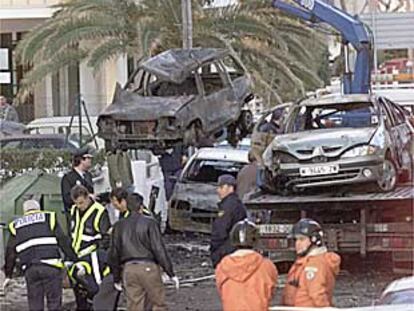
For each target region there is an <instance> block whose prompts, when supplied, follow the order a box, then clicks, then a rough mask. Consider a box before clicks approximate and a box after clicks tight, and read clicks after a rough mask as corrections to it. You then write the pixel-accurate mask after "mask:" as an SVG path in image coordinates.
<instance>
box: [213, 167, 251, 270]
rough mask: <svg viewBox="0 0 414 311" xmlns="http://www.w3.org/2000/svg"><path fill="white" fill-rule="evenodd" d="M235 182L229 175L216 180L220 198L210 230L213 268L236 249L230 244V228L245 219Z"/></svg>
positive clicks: (243, 207) (244, 211)
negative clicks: (216, 213)
mask: <svg viewBox="0 0 414 311" xmlns="http://www.w3.org/2000/svg"><path fill="white" fill-rule="evenodd" d="M236 185H237V181H236V178H234V177H233V176H232V175H230V174H225V175H221V176H220V177H219V178H218V185H217V193H218V196H219V198H220V200H221V201H220V202H219V203H218V207H219V208H218V215H217V218H216V219H214V221H213V224H212V229H211V242H210V258H211V261H212V263H213V267H214V268H215V267H216V266H217V265H218V264H219V262H220V260H221V259H222V258H223V257H224V256H226V255H228V254H231V253H232V252H234V251H235V250H236V248H235V247H234V246H233V245H232V244H231V242H230V238H229V235H230V231H231V228H232V227H233V226H234V225H235V224H236V223H237V222H238V221H241V220H243V219H245V218H246V217H247V213H246V207H245V206H244V205H243V203H242V201H241V200H240V198H239V197H238V195H237V193H236Z"/></svg>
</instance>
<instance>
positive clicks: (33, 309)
mask: <svg viewBox="0 0 414 311" xmlns="http://www.w3.org/2000/svg"><path fill="white" fill-rule="evenodd" d="M24 276H25V279H26V284H27V297H28V300H29V309H30V311H39V310H44V309H45V306H44V299H45V297H46V301H47V308H48V309H49V310H53V311H55V310H62V279H63V275H62V270H61V269H58V268H54V267H51V266H47V265H32V266H30V267H29V268H28V269H27V270H26V271H25V273H24Z"/></svg>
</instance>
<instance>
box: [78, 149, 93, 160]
mask: <svg viewBox="0 0 414 311" xmlns="http://www.w3.org/2000/svg"><path fill="white" fill-rule="evenodd" d="M73 156H74V157H82V158H93V154H92V152H91V151H90V150H89V148H80V149H77V150H76V151H75V152H74V153H73Z"/></svg>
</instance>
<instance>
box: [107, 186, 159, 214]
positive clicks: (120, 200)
mask: <svg viewBox="0 0 414 311" xmlns="http://www.w3.org/2000/svg"><path fill="white" fill-rule="evenodd" d="M134 194H135V195H137V196H139V197H140V201H141V202H143V200H144V199H143V197H142V196H141V195H140V194H138V193H134ZM129 196H131V193H129V192H128V191H127V190H126V189H125V188H122V187H119V188H115V189H113V190H112V191H111V194H110V199H111V204H112V206H113V207H115V208H116V209H117V210H118V211H119V213H120V214H119V219H122V218H126V217H128V216H129V215H130V214H131V212H130V210H129V207H128V198H129ZM140 211H141V213H143V214H144V215H146V216H152V213H151V212H150V211H149V210H148V208H147V207H145V206H144V205H143V204H142V206H141V208H140Z"/></svg>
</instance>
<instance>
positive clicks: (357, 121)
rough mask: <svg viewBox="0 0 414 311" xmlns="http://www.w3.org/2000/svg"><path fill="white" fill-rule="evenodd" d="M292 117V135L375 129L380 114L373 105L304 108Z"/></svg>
mask: <svg viewBox="0 0 414 311" xmlns="http://www.w3.org/2000/svg"><path fill="white" fill-rule="evenodd" d="M292 116H293V118H291V122H290V126H289V128H290V131H289V132H291V133H295V132H302V131H310V130H318V129H325V128H345V127H347V128H348V127H352V128H363V127H373V126H376V125H377V124H378V122H379V117H378V112H377V110H376V109H375V107H374V106H373V105H372V104H371V103H350V104H343V103H342V104H332V105H321V106H316V105H315V106H314V105H309V106H302V107H299V108H298V109H296V111H295V113H294V114H293V115H292Z"/></svg>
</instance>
